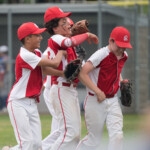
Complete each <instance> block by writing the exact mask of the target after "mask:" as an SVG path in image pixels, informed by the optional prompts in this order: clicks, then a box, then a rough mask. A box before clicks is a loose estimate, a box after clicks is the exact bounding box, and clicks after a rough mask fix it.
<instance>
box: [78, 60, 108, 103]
mask: <svg viewBox="0 0 150 150" xmlns="http://www.w3.org/2000/svg"><path fill="white" fill-rule="evenodd" d="M93 69H94V66H93V64H92V63H91V62H90V61H88V62H86V63H85V65H84V66H83V68H82V69H81V71H80V74H79V80H80V81H81V82H82V83H83V84H84V85H85V86H87V87H88V88H89V89H91V90H92V91H93V92H95V93H96V95H97V98H98V102H101V101H103V100H104V99H105V98H106V96H105V94H104V92H103V91H101V90H100V89H99V88H98V87H97V86H96V85H95V84H94V83H93V82H92V80H91V79H90V77H89V76H88V73H89V72H91V71H92V70H93Z"/></svg>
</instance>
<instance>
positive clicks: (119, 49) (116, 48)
mask: <svg viewBox="0 0 150 150" xmlns="http://www.w3.org/2000/svg"><path fill="white" fill-rule="evenodd" d="M109 46H110V47H109V48H110V50H111V51H112V52H113V53H114V54H115V55H117V56H122V54H123V53H124V51H125V50H126V48H123V47H119V46H118V45H117V44H116V42H115V41H114V40H113V39H110V40H109Z"/></svg>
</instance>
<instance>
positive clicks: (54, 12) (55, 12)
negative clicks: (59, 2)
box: [44, 7, 72, 23]
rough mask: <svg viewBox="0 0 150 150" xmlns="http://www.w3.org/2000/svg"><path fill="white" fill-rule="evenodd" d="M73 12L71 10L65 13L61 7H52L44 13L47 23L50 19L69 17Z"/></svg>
mask: <svg viewBox="0 0 150 150" xmlns="http://www.w3.org/2000/svg"><path fill="white" fill-rule="evenodd" d="M71 14H72V13H71V12H68V13H64V12H63V11H62V10H61V9H60V8H59V7H50V8H48V9H47V10H46V12H45V14H44V22H45V23H47V22H48V21H51V20H52V19H55V18H63V17H68V16H70V15H71Z"/></svg>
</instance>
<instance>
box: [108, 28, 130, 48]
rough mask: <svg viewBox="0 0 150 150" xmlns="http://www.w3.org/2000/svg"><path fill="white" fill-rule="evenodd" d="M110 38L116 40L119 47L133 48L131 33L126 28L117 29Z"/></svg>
mask: <svg viewBox="0 0 150 150" xmlns="http://www.w3.org/2000/svg"><path fill="white" fill-rule="evenodd" d="M110 37H111V38H112V39H114V40H115V42H116V44H117V45H118V46H119V47H123V48H132V46H131V44H130V32H129V31H128V30H127V29H126V28H124V27H116V28H114V29H113V30H112V32H111V35H110Z"/></svg>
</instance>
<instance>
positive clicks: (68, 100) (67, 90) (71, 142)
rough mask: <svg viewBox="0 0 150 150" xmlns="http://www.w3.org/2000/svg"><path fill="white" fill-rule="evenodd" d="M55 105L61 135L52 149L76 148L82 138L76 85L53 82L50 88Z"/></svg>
mask: <svg viewBox="0 0 150 150" xmlns="http://www.w3.org/2000/svg"><path fill="white" fill-rule="evenodd" d="M50 97H51V99H52V102H53V107H54V110H55V113H56V115H57V118H58V120H59V131H60V136H59V137H58V139H57V140H56V141H55V143H54V144H53V146H52V148H51V150H75V148H76V146H77V144H78V143H79V140H80V133H81V117H80V107H79V102H78V94H77V90H76V87H73V85H72V84H71V86H70V87H67V86H63V85H62V83H61V82H59V83H58V85H55V84H53V85H52V87H51V90H50Z"/></svg>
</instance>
